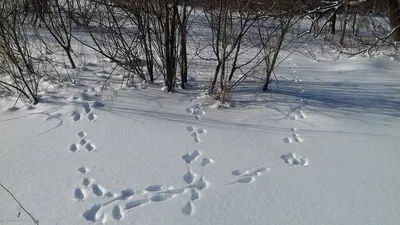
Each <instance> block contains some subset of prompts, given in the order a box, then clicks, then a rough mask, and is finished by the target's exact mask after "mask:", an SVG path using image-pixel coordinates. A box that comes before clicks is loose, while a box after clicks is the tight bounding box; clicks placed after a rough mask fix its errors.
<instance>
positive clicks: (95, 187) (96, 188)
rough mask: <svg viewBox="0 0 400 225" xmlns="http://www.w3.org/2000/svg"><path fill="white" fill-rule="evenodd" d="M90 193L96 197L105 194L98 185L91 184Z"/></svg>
mask: <svg viewBox="0 0 400 225" xmlns="http://www.w3.org/2000/svg"><path fill="white" fill-rule="evenodd" d="M92 191H93V194H94V195H96V196H97V197H101V196H103V195H104V192H105V191H104V190H103V188H102V187H101V186H100V185H98V184H93V185H92Z"/></svg>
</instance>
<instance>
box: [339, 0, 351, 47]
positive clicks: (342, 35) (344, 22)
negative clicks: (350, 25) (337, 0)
mask: <svg viewBox="0 0 400 225" xmlns="http://www.w3.org/2000/svg"><path fill="white" fill-rule="evenodd" d="M345 4H346V5H345V6H344V15H343V16H344V17H343V23H342V33H341V35H340V45H341V46H342V47H343V46H344V37H345V35H346V27H347V20H348V16H349V0H346V3H345Z"/></svg>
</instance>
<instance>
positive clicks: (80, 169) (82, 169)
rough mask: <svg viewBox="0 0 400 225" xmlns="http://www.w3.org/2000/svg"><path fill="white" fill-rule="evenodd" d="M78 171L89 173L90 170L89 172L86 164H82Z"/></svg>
mask: <svg viewBox="0 0 400 225" xmlns="http://www.w3.org/2000/svg"><path fill="white" fill-rule="evenodd" d="M78 171H79V172H80V173H82V174H85V173H88V172H89V169H88V168H86V167H84V166H82V167H79V168H78Z"/></svg>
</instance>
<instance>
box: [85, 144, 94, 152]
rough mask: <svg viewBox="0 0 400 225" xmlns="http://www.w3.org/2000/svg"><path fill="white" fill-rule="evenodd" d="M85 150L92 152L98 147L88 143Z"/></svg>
mask: <svg viewBox="0 0 400 225" xmlns="http://www.w3.org/2000/svg"><path fill="white" fill-rule="evenodd" d="M85 148H86V150H88V151H89V152H91V151H93V150H95V149H96V146H95V145H94V144H92V143H89V142H88V143H86V144H85Z"/></svg>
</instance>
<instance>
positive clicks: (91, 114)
mask: <svg viewBox="0 0 400 225" xmlns="http://www.w3.org/2000/svg"><path fill="white" fill-rule="evenodd" d="M96 117H97V116H96V114H94V113H92V112H90V113H89V114H88V115H87V119H88V120H89V121H93V120H95V119H96Z"/></svg>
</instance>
